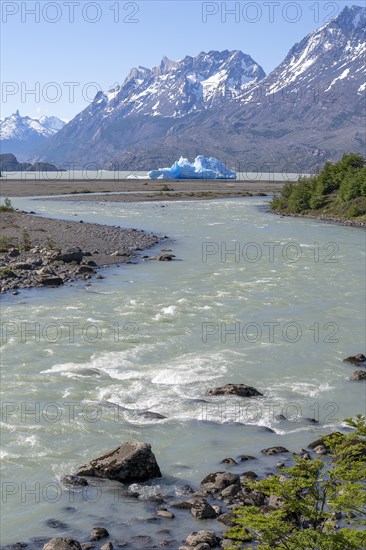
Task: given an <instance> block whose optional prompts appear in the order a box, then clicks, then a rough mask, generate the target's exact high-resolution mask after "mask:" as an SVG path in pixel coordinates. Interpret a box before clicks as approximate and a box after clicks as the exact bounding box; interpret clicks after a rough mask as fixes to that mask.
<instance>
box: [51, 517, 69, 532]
mask: <svg viewBox="0 0 366 550" xmlns="http://www.w3.org/2000/svg"><path fill="white" fill-rule="evenodd" d="M46 525H47V527H51V528H52V529H63V530H65V529H68V528H69V526H68V525H67V524H66V523H64V522H63V521H60V520H59V519H55V518H50V519H47V520H46Z"/></svg>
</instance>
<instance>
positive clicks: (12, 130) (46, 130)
mask: <svg viewBox="0 0 366 550" xmlns="http://www.w3.org/2000/svg"><path fill="white" fill-rule="evenodd" d="M64 126H65V122H64V121H62V120H60V119H59V118H57V117H47V116H42V117H40V118H39V119H35V118H30V117H29V116H21V115H20V114H19V111H16V112H15V113H14V114H12V115H11V116H9V117H7V118H5V119H4V120H2V121H1V122H0V148H1V152H2V153H8V152H12V153H18V152H25V151H27V150H30V149H31V148H32V147H34V146H35V145H37V144H38V143H39V142H41V141H44V140H45V139H47V138H49V137H51V136H54V135H55V134H56V133H57V132H58V131H59V130H61V128H63V127H64Z"/></svg>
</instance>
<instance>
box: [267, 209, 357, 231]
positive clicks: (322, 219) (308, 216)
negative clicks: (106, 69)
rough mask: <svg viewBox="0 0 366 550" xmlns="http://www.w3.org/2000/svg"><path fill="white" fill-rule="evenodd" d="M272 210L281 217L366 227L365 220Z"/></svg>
mask: <svg viewBox="0 0 366 550" xmlns="http://www.w3.org/2000/svg"><path fill="white" fill-rule="evenodd" d="M270 212H271V213H272V214H276V215H277V216H281V218H306V219H310V220H318V221H319V222H327V223H334V224H336V225H345V226H347V227H358V228H360V229H362V228H363V229H365V228H366V222H364V221H357V220H350V219H344V218H337V217H335V216H324V215H319V216H314V215H312V214H287V213H286V214H284V213H283V212H275V211H274V210H271V209H270Z"/></svg>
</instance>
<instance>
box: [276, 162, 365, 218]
mask: <svg viewBox="0 0 366 550" xmlns="http://www.w3.org/2000/svg"><path fill="white" fill-rule="evenodd" d="M365 164H366V161H365V158H364V157H363V156H362V155H360V154H358V153H348V154H345V155H343V157H342V159H341V160H340V161H339V162H337V163H335V164H332V163H331V162H327V163H326V164H325V165H324V167H323V169H322V171H321V172H320V174H319V175H317V176H311V177H301V178H299V181H298V182H297V183H293V182H288V183H286V184H285V185H284V187H283V189H282V191H281V195H280V196H276V197H274V198H273V200H272V202H271V204H270V207H271V210H272V211H274V212H277V213H282V214H305V215H313V216H316V217H324V218H339V219H344V220H347V219H348V220H355V219H357V220H358V221H366V165H365Z"/></svg>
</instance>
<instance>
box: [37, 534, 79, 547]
mask: <svg viewBox="0 0 366 550" xmlns="http://www.w3.org/2000/svg"><path fill="white" fill-rule="evenodd" d="M43 550H81V546H80V543H79V542H78V541H77V540H75V539H72V538H64V537H57V538H54V539H51V540H49V541H48V542H47V543H46V544H45V545H44V546H43Z"/></svg>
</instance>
